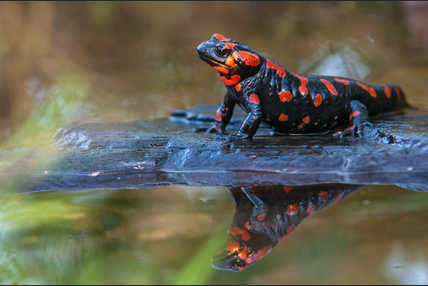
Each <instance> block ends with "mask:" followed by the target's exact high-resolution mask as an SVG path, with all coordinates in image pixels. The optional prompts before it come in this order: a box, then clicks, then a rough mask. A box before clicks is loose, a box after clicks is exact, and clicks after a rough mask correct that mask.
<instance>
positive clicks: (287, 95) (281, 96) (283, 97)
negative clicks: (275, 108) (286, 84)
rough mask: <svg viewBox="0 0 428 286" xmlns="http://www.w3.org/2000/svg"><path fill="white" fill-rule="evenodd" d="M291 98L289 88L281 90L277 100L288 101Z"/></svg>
mask: <svg viewBox="0 0 428 286" xmlns="http://www.w3.org/2000/svg"><path fill="white" fill-rule="evenodd" d="M292 99H293V95H292V94H291V92H290V91H289V90H281V92H280V93H279V100H281V101H282V102H290V101H291V100H292Z"/></svg>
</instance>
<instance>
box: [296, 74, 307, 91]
mask: <svg viewBox="0 0 428 286" xmlns="http://www.w3.org/2000/svg"><path fill="white" fill-rule="evenodd" d="M295 76H296V77H297V78H298V79H299V80H300V86H299V91H300V93H301V94H302V95H307V94H308V93H309V91H308V88H307V87H306V85H307V84H308V82H309V80H308V79H307V78H306V77H304V76H300V75H297V74H295Z"/></svg>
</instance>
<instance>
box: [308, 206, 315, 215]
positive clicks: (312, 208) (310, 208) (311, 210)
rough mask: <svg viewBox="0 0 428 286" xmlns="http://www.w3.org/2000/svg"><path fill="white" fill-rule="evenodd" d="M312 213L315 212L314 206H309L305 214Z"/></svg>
mask: <svg viewBox="0 0 428 286" xmlns="http://www.w3.org/2000/svg"><path fill="white" fill-rule="evenodd" d="M314 211H315V206H314V205H310V206H308V208H307V209H306V212H307V213H309V214H312V213H313V212H314Z"/></svg>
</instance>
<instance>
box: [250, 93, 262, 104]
mask: <svg viewBox="0 0 428 286" xmlns="http://www.w3.org/2000/svg"><path fill="white" fill-rule="evenodd" d="M250 102H251V103H254V104H260V99H259V96H258V95H257V94H255V93H252V94H250Z"/></svg>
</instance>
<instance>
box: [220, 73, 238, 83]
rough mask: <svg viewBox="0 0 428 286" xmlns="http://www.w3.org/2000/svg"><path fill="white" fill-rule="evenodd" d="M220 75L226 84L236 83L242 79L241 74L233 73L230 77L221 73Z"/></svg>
mask: <svg viewBox="0 0 428 286" xmlns="http://www.w3.org/2000/svg"><path fill="white" fill-rule="evenodd" d="M219 77H220V79H221V80H222V81H223V82H224V83H225V84H226V85H235V84H237V83H238V82H239V81H240V80H241V77H240V76H239V75H232V76H231V77H230V79H227V78H225V77H224V76H221V75H220V74H219Z"/></svg>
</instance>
